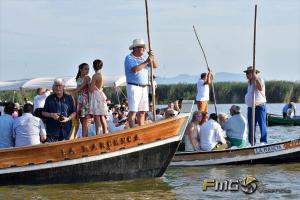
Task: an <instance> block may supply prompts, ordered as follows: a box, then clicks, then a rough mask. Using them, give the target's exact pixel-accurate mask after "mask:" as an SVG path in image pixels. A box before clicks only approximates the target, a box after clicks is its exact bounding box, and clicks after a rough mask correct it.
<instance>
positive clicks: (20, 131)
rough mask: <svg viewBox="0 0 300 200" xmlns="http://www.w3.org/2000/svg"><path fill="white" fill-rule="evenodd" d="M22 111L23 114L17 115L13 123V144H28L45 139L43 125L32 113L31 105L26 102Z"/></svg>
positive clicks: (38, 142) (18, 145) (17, 145)
mask: <svg viewBox="0 0 300 200" xmlns="http://www.w3.org/2000/svg"><path fill="white" fill-rule="evenodd" d="M23 112H24V113H23V115H22V116H21V117H18V118H17V119H16V120H15V121H14V124H13V137H14V138H15V146H16V147H20V146H29V145H35V144H40V143H41V141H42V142H43V141H45V140H46V130H45V126H44V123H43V121H42V120H41V119H40V118H38V117H35V116H33V115H32V113H33V105H32V104H30V103H26V104H25V105H24V107H23Z"/></svg>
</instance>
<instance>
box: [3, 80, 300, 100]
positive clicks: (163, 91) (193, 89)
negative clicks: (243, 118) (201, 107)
mask: <svg viewBox="0 0 300 200" xmlns="http://www.w3.org/2000/svg"><path fill="white" fill-rule="evenodd" d="M214 87H215V95H216V101H217V103H220V104H221V103H222V104H223V103H244V97H245V94H246V91H247V83H246V82H217V83H214ZM104 92H105V94H106V96H107V97H108V98H110V99H111V100H112V101H113V102H115V103H118V102H119V101H120V102H121V101H122V100H123V99H124V98H126V88H125V87H120V88H104ZM13 93H14V92H13V91H1V92H0V100H2V101H3V100H6V101H12V100H13V96H14V101H15V102H20V103H22V102H23V101H22V99H23V98H24V97H26V98H28V99H29V100H30V101H33V98H34V96H35V95H36V91H35V90H25V91H22V92H20V91H16V92H15V95H13ZM196 95H197V85H196V83H195V84H184V83H179V84H169V85H158V87H157V89H156V97H157V102H158V104H166V103H168V101H175V100H177V99H195V97H196ZM266 96H267V102H268V103H284V102H289V101H294V102H297V103H299V102H300V82H290V81H266ZM210 100H211V102H212V101H213V96H212V90H210Z"/></svg>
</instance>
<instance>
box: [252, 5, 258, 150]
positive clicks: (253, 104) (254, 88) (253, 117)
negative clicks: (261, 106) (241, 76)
mask: <svg viewBox="0 0 300 200" xmlns="http://www.w3.org/2000/svg"><path fill="white" fill-rule="evenodd" d="M256 15H257V5H256V4H255V14H254V38H253V75H254V74H255V73H256V71H255V48H256ZM255 90H256V84H255V81H253V96H252V124H251V127H252V130H251V136H252V140H251V146H254V128H255Z"/></svg>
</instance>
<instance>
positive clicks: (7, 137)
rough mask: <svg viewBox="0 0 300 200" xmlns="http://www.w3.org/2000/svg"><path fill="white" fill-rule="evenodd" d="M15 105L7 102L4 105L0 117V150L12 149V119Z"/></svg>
mask: <svg viewBox="0 0 300 200" xmlns="http://www.w3.org/2000/svg"><path fill="white" fill-rule="evenodd" d="M14 107H15V104H14V103H12V102H7V103H5V105H4V113H2V115H1V116H0V130H1V131H0V148H7V147H13V146H14V141H13V121H14V120H13V117H12V114H13V112H14Z"/></svg>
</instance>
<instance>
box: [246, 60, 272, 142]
mask: <svg viewBox="0 0 300 200" xmlns="http://www.w3.org/2000/svg"><path fill="white" fill-rule="evenodd" d="M244 72H245V73H246V76H247V79H248V89H247V93H246V96H245V103H246V104H247V106H248V113H247V114H248V126H249V137H248V139H249V143H251V141H252V134H251V132H252V104H253V102H252V97H253V90H254V82H255V123H254V124H255V126H256V124H257V123H258V125H259V128H260V132H261V138H260V142H261V143H267V121H266V119H267V108H266V102H267V100H266V94H265V82H264V80H263V79H261V78H260V77H259V76H258V74H259V71H258V70H255V73H254V70H253V67H252V66H250V67H248V68H247V69H246V70H245V71H244ZM255 142H256V141H255V127H254V144H255Z"/></svg>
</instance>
